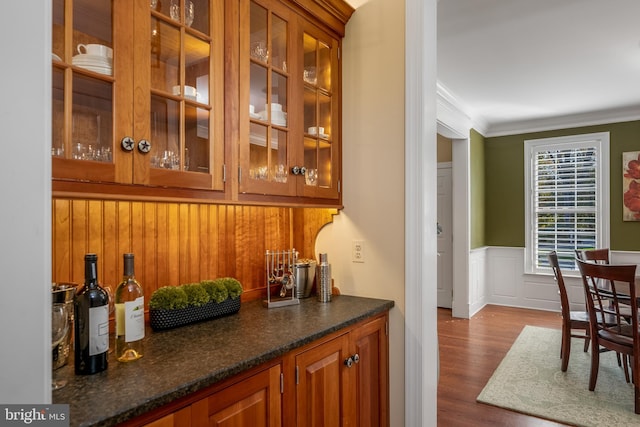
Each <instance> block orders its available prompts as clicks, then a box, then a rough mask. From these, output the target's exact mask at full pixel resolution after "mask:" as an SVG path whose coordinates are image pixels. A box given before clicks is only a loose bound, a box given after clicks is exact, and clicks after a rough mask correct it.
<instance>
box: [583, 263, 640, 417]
mask: <svg viewBox="0 0 640 427" xmlns="http://www.w3.org/2000/svg"><path fill="white" fill-rule="evenodd" d="M576 263H577V264H578V268H579V269H580V274H581V275H582V284H583V286H584V291H585V296H586V298H587V312H588V313H589V322H590V325H591V328H590V337H591V372H590V376H589V390H591V391H593V390H594V389H595V387H596V381H597V380H598V368H599V365H600V351H599V349H600V347H604V348H606V349H609V350H612V351H615V352H617V353H621V354H623V355H626V356H628V357H629V359H630V360H631V375H632V383H633V389H634V409H635V413H636V414H640V332H639V331H638V316H637V315H636V316H630V321H631V323H628V322H627V320H626V319H625V316H624V314H623V313H621V311H620V305H625V304H628V306H629V307H630V308H631V311H632V313H637V312H638V300H637V296H636V286H635V275H636V266H635V265H613V264H596V263H593V262H587V261H583V260H576ZM599 281H605V282H607V283H608V284H609V287H608V289H606V290H603V289H600V288H599V287H598V286H597V285H595V284H597V283H598V282H599ZM621 288H623V289H625V292H628V294H622V293H621V292H619V289H621ZM607 315H609V316H613V318H614V319H615V321H616V323H615V324H613V325H607V324H606V323H605V322H604V321H603V319H605V317H606V316H607Z"/></svg>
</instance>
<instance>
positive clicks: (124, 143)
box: [120, 136, 136, 151]
mask: <svg viewBox="0 0 640 427" xmlns="http://www.w3.org/2000/svg"><path fill="white" fill-rule="evenodd" d="M135 145H136V142H135V141H134V140H133V138H131V137H130V136H125V137H124V138H122V139H121V140H120V146H121V147H122V149H123V150H124V151H133V147H135Z"/></svg>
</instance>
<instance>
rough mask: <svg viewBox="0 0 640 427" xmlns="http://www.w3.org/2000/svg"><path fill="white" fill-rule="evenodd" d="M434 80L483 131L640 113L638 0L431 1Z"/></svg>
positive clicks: (562, 124) (559, 124) (638, 115)
mask: <svg viewBox="0 0 640 427" xmlns="http://www.w3.org/2000/svg"><path fill="white" fill-rule="evenodd" d="M438 82H439V84H440V86H441V89H442V90H443V91H444V92H448V93H449V94H450V95H451V96H453V98H454V99H455V100H456V101H457V102H458V104H459V106H460V107H461V108H462V110H463V111H464V112H465V113H466V114H467V115H468V116H469V117H470V118H471V119H472V120H473V122H474V123H478V124H481V125H482V126H480V127H481V128H484V130H485V131H486V133H487V136H489V135H491V134H500V133H508V132H509V131H510V130H536V129H545V128H553V127H554V126H555V127H568V126H566V124H573V125H579V124H589V123H596V122H606V121H617V120H618V119H624V120H628V119H635V118H640V0H439V2H438Z"/></svg>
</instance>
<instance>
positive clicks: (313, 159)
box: [304, 138, 318, 186]
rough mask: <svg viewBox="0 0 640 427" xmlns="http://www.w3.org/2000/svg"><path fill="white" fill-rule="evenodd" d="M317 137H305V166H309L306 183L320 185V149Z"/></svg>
mask: <svg viewBox="0 0 640 427" xmlns="http://www.w3.org/2000/svg"><path fill="white" fill-rule="evenodd" d="M317 142H318V141H317V139H315V138H305V139H304V166H305V167H306V168H307V172H306V174H305V183H306V184H307V185H313V186H316V185H318V150H317V147H318V145H317Z"/></svg>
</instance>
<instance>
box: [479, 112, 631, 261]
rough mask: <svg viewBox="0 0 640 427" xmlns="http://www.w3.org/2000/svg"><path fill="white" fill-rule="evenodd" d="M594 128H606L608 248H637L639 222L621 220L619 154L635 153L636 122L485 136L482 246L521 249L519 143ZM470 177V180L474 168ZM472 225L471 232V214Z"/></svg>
mask: <svg viewBox="0 0 640 427" xmlns="http://www.w3.org/2000/svg"><path fill="white" fill-rule="evenodd" d="M593 132H610V147H609V148H610V154H609V155H610V159H611V178H610V187H611V189H610V194H611V201H610V202H611V207H610V215H611V230H610V231H611V244H610V247H611V249H613V250H618V251H639V250H640V221H639V222H629V221H627V222H625V221H623V220H622V153H623V152H626V151H640V121H632V122H623V123H611V124H606V125H597V126H587V127H580V128H572V129H561V130H554V131H546V132H534V133H527V134H520V135H509V136H501V137H490V138H485V139H484V147H485V152H484V156H485V164H484V170H485V189H484V194H485V222H484V223H485V229H484V232H485V240H486V242H485V244H486V245H487V246H510V247H524V240H525V236H524V233H525V227H524V205H525V200H524V141H525V140H526V139H536V138H550V137H557V136H567V135H577V134H582V133H593ZM472 140H473V135H472ZM472 144H473V142H472ZM472 156H473V145H472ZM472 158H473V157H472ZM472 162H473V160H472ZM471 177H472V179H473V166H472V174H471ZM472 192H473V185H472ZM472 194H473V193H472ZM473 207H474V205H473V195H472V209H473ZM471 224H472V232H471V234H472V236H473V235H474V231H473V227H474V226H475V224H474V222H473V213H472V222H471ZM472 242H473V237H472ZM472 247H473V246H472Z"/></svg>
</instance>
